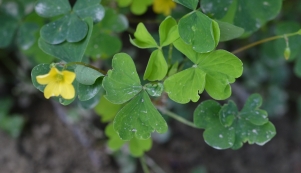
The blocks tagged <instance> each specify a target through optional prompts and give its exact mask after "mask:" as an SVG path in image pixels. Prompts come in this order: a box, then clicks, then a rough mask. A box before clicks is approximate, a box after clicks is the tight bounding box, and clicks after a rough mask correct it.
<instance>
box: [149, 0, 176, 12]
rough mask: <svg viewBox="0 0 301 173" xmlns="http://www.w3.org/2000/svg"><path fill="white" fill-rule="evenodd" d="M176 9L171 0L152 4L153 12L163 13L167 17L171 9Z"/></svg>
mask: <svg viewBox="0 0 301 173" xmlns="http://www.w3.org/2000/svg"><path fill="white" fill-rule="evenodd" d="M175 7H176V3H175V2H173V1H172V0H155V1H154V4H153V10H154V12H155V13H158V14H160V13H163V14H164V15H165V16H168V15H169V14H170V12H171V10H172V9H174V8H175Z"/></svg>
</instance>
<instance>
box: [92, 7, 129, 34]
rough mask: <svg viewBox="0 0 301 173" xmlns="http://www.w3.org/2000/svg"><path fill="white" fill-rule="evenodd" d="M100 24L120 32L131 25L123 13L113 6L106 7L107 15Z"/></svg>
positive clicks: (103, 27)
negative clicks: (119, 12)
mask: <svg viewBox="0 0 301 173" xmlns="http://www.w3.org/2000/svg"><path fill="white" fill-rule="evenodd" d="M100 26H101V27H100V28H102V29H106V30H110V31H114V32H118V33H119V32H122V31H125V30H126V29H127V28H128V27H129V22H128V19H127V18H126V16H124V15H123V14H118V13H117V12H116V10H114V9H112V8H106V9H105V16H104V18H103V20H102V21H101V22H100ZM95 27H96V26H95Z"/></svg>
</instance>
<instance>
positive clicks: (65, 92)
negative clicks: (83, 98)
mask: <svg viewBox="0 0 301 173" xmlns="http://www.w3.org/2000/svg"><path fill="white" fill-rule="evenodd" d="M61 95H62V97H63V98H64V99H73V98H74V96H75V90H74V87H73V85H71V84H64V85H62V87H61Z"/></svg>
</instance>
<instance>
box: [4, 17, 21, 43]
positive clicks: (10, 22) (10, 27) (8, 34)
mask: <svg viewBox="0 0 301 173" xmlns="http://www.w3.org/2000/svg"><path fill="white" fill-rule="evenodd" d="M0 21H1V25H0V40H1V42H0V48H5V47H7V46H9V45H10V43H11V42H12V40H13V38H14V34H15V32H16V30H17V28H18V21H17V20H15V19H13V18H11V17H8V16H4V15H3V16H2V15H1V16H0Z"/></svg>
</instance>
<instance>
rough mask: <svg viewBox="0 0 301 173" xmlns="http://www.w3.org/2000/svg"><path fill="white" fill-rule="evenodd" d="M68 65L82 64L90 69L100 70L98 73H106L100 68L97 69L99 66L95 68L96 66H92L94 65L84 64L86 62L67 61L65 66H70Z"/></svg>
mask: <svg viewBox="0 0 301 173" xmlns="http://www.w3.org/2000/svg"><path fill="white" fill-rule="evenodd" d="M70 65H83V66H86V67H89V68H92V69H94V70H96V71H98V72H100V73H102V74H107V72H106V71H103V70H101V69H99V68H96V67H94V66H92V65H90V64H86V63H83V62H69V63H67V64H65V66H66V67H67V66H70Z"/></svg>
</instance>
